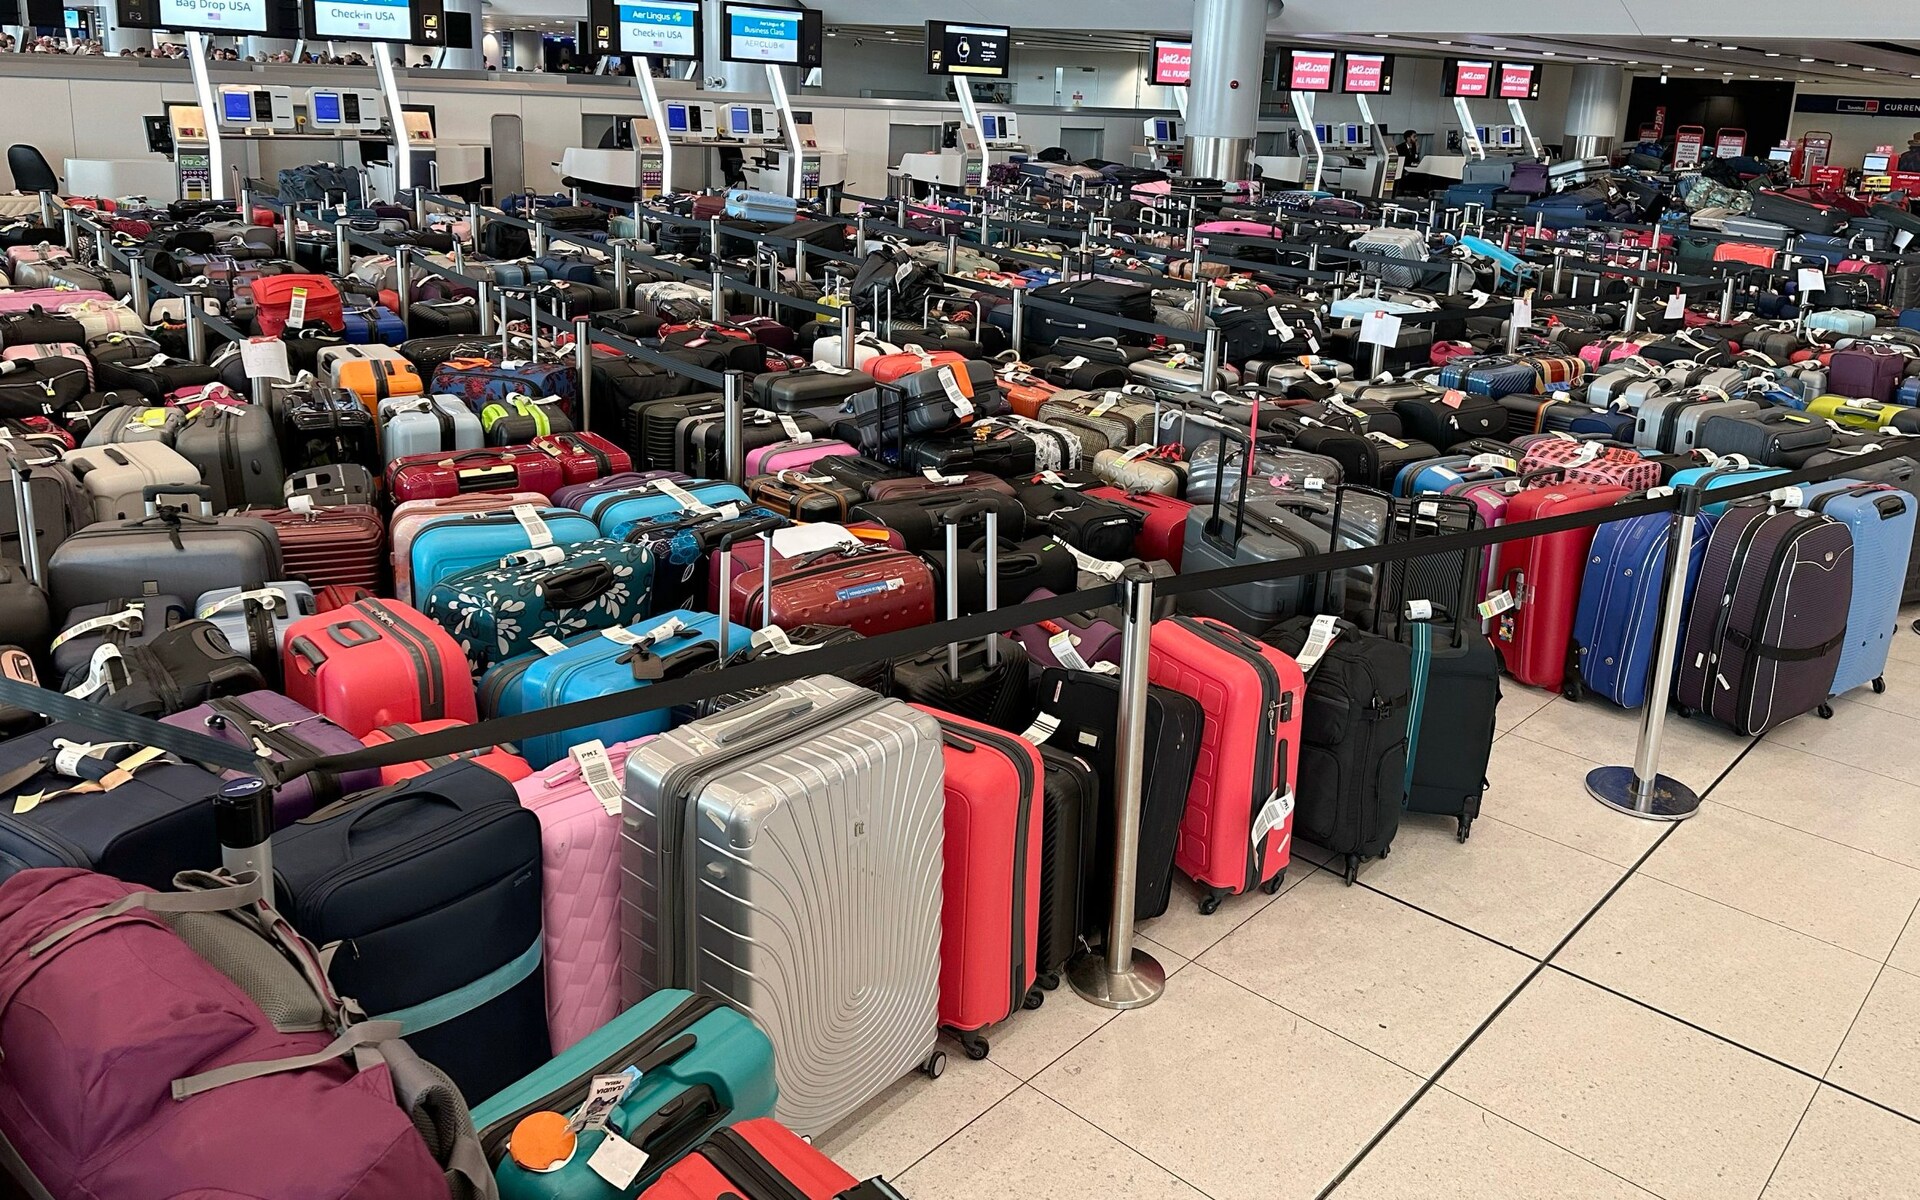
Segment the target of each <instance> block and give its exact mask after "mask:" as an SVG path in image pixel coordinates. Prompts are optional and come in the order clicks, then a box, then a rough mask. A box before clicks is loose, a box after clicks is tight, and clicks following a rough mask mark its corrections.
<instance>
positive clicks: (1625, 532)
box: [1569, 513, 1715, 708]
mask: <svg viewBox="0 0 1920 1200" xmlns="http://www.w3.org/2000/svg"><path fill="white" fill-rule="evenodd" d="M1714 519H1715V518H1713V517H1711V516H1707V515H1705V514H1702V515H1701V516H1698V517H1695V518H1694V527H1693V546H1692V553H1690V554H1689V555H1688V556H1687V590H1686V596H1687V603H1691V601H1692V597H1693V585H1694V581H1695V580H1696V579H1698V578H1699V575H1700V560H1701V557H1702V556H1703V555H1704V554H1705V553H1706V550H1707V535H1708V534H1709V533H1711V532H1713V522H1714ZM1672 524H1673V520H1672V517H1671V515H1670V514H1667V513H1649V514H1647V515H1646V516H1641V517H1630V518H1628V519H1627V520H1624V521H1610V522H1608V523H1607V524H1605V525H1602V526H1600V527H1599V528H1598V529H1597V530H1595V531H1594V536H1593V547H1592V549H1591V550H1589V551H1588V552H1587V566H1586V573H1585V575H1584V577H1583V578H1582V579H1581V583H1580V607H1579V609H1578V610H1577V611H1576V612H1575V614H1574V618H1573V653H1574V654H1575V656H1576V665H1577V666H1578V668H1579V677H1580V679H1581V681H1582V682H1583V683H1585V685H1586V687H1587V689H1588V690H1589V691H1594V692H1598V693H1599V694H1600V695H1602V696H1605V697H1606V698H1607V699H1609V700H1611V701H1613V702H1614V703H1615V704H1618V705H1620V706H1621V707H1623V708H1638V707H1640V706H1641V705H1642V704H1644V703H1646V699H1647V674H1648V671H1649V670H1650V669H1651V667H1652V666H1653V649H1654V641H1655V634H1656V632H1657V630H1658V628H1659V625H1660V602H1661V598H1662V597H1663V596H1664V595H1665V594H1666V584H1667V531H1668V529H1669V528H1670V527H1671V526H1672ZM1681 611H1682V612H1685V611H1686V607H1685V604H1683V605H1682V607H1681ZM1569 678H1570V679H1571V678H1572V676H1571V675H1569Z"/></svg>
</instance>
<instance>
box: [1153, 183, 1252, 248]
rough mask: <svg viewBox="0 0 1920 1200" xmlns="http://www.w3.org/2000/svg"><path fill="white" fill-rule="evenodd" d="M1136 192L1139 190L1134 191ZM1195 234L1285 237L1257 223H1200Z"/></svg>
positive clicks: (1194, 228)
mask: <svg viewBox="0 0 1920 1200" xmlns="http://www.w3.org/2000/svg"><path fill="white" fill-rule="evenodd" d="M1134 190H1135V191H1136V192H1137V191H1139V190H1140V189H1139V188H1135V189H1134ZM1193 231H1194V232H1195V233H1198V234H1201V235H1206V234H1224V235H1226V236H1229V237H1257V238H1277V237H1284V236H1286V232H1285V231H1284V230H1282V229H1281V228H1280V227H1278V226H1276V225H1263V224H1261V223H1260V222H1258V221H1202V222H1201V223H1200V224H1198V225H1195V226H1194V227H1193Z"/></svg>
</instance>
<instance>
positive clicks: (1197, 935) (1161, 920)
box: [1139, 861, 1314, 959]
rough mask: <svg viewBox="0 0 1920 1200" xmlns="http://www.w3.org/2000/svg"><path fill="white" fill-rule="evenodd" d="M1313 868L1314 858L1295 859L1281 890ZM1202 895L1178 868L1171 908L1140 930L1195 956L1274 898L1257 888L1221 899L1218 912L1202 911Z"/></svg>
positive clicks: (1175, 875) (1142, 923) (1185, 953)
mask: <svg viewBox="0 0 1920 1200" xmlns="http://www.w3.org/2000/svg"><path fill="white" fill-rule="evenodd" d="M1313 870H1314V864H1313V863H1312V862H1311V861H1296V862H1294V864H1293V865H1292V866H1290V867H1288V868H1287V878H1286V882H1285V883H1284V884H1282V885H1281V890H1282V891H1284V890H1286V889H1287V888H1290V887H1293V886H1295V885H1296V884H1298V883H1299V882H1300V881H1301V880H1302V879H1305V878H1306V877H1307V876H1308V875H1311V874H1312V873H1313ZM1202 895H1203V892H1202V890H1201V888H1200V887H1199V885H1197V884H1195V883H1194V882H1193V880H1191V879H1188V878H1187V877H1186V876H1185V875H1182V874H1180V873H1178V872H1175V873H1174V876H1173V897H1172V899H1171V900H1170V901H1169V902H1168V904H1167V911H1166V912H1164V913H1162V914H1161V915H1159V916H1157V917H1155V918H1154V919H1153V920H1151V921H1142V922H1140V925H1139V932H1140V933H1141V934H1142V935H1144V936H1145V937H1147V938H1150V939H1151V940H1153V941H1154V942H1156V943H1158V944H1159V945H1162V946H1165V947H1166V948H1167V949H1169V950H1171V951H1173V952H1174V953H1175V954H1178V955H1180V956H1181V957H1182V958H1186V959H1195V958H1198V957H1200V955H1201V954H1203V953H1204V952H1205V951H1206V949H1207V947H1208V946H1211V945H1213V944H1214V943H1215V942H1217V941H1219V940H1220V939H1221V938H1223V937H1225V936H1227V935H1228V934H1229V933H1232V932H1233V931H1234V930H1235V929H1238V928H1239V927H1240V925H1241V923H1242V922H1244V921H1246V920H1247V919H1248V918H1249V917H1251V916H1253V914H1255V913H1257V912H1259V911H1260V910H1261V909H1263V908H1265V907H1266V906H1267V905H1269V904H1272V903H1273V901H1274V897H1272V896H1269V895H1267V893H1266V892H1265V891H1264V890H1262V889H1260V888H1255V889H1253V890H1252V891H1250V892H1242V893H1240V894H1239V895H1238V896H1228V897H1227V898H1226V899H1225V900H1223V901H1221V903H1220V909H1219V911H1218V912H1212V913H1202V912H1201V911H1200V897H1201V896H1202Z"/></svg>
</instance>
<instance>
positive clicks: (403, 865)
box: [273, 762, 552, 1096]
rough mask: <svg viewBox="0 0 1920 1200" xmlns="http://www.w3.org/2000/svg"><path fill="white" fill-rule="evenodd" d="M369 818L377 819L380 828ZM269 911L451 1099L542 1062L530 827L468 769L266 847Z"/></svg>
mask: <svg viewBox="0 0 1920 1200" xmlns="http://www.w3.org/2000/svg"><path fill="white" fill-rule="evenodd" d="M376 814H377V815H376ZM273 869H274V895H275V898H276V900H277V901H278V904H279V906H280V908H281V911H282V912H284V913H285V914H286V917H287V920H288V921H290V922H291V923H292V924H293V926H294V927H295V928H296V929H299V930H300V931H301V932H302V933H303V934H305V935H306V937H307V938H309V939H310V940H312V941H313V942H315V943H316V944H321V945H324V944H326V943H330V942H343V943H346V944H347V945H348V946H349V947H350V948H351V949H350V951H349V952H346V953H340V954H335V955H333V956H332V958H331V960H330V961H329V965H328V968H327V972H328V975H329V977H330V978H331V979H332V981H333V983H334V986H335V987H337V988H338V989H339V991H340V994H342V995H345V996H352V997H353V998H354V999H355V1000H357V1001H359V1002H360V1003H361V1004H362V1005H363V1006H365V1009H366V1011H367V1013H368V1015H369V1016H370V1017H371V1018H372V1019H374V1020H394V1021H399V1022H400V1025H401V1031H402V1034H403V1035H404V1036H405V1037H406V1038H407V1040H408V1043H409V1044H410V1045H411V1046H413V1047H414V1048H415V1049H416V1050H417V1051H418V1052H419V1053H420V1055H421V1056H422V1057H424V1058H426V1059H427V1060H428V1061H430V1062H432V1063H433V1064H434V1065H435V1066H437V1067H439V1068H440V1069H441V1070H442V1071H444V1072H446V1073H447V1075H448V1076H449V1077H450V1078H452V1080H453V1082H454V1083H455V1084H456V1085H458V1086H459V1088H460V1091H461V1094H462V1095H473V1096H490V1095H492V1094H493V1093H494V1092H497V1091H499V1090H500V1089H501V1088H502V1087H504V1086H506V1085H507V1084H508V1083H511V1082H512V1081H513V1080H515V1079H518V1078H519V1077H520V1076H522V1075H525V1074H526V1073H527V1072H528V1071H531V1070H532V1069H534V1068H535V1067H537V1066H539V1065H540V1064H541V1063H543V1062H545V1061H547V1059H549V1058H550V1057H552V1054H551V1052H550V1050H549V1043H548V1038H547V1011H546V999H545V991H546V989H545V985H544V981H543V980H542V978H541V975H540V952H541V935H540V879H541V851H540V823H539V819H538V818H537V817H535V816H534V814H533V813H531V812H528V811H527V810H526V809H524V808H522V807H521V806H520V802H519V798H518V797H517V796H516V795H515V794H514V790H513V785H512V784H510V783H508V782H507V781H506V780H504V779H502V778H500V777H499V776H498V775H495V774H494V773H493V772H491V771H489V770H487V769H486V768H485V767H481V766H477V765H475V764H473V763H469V762H457V763H454V764H452V765H451V766H447V767H442V768H440V769H438V770H435V771H429V772H428V773H427V774H425V775H421V776H418V777H416V778H414V779H410V780H408V781H407V782H405V783H403V784H400V785H399V786H397V787H394V788H382V789H379V790H376V791H372V792H362V793H360V794H359V795H357V796H352V797H349V798H347V799H346V800H342V801H340V802H338V803H336V804H332V805H329V806H327V807H326V808H323V809H321V810H320V811H318V812H316V813H314V814H313V815H312V816H310V817H307V818H306V819H305V820H303V821H300V822H298V823H296V824H294V825H292V826H290V827H288V828H286V829H282V830H279V831H278V832H276V833H275V834H274V835H273Z"/></svg>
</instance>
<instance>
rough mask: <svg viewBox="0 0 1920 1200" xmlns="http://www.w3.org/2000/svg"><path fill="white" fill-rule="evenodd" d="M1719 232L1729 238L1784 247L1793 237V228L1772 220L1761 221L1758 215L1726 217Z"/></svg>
mask: <svg viewBox="0 0 1920 1200" xmlns="http://www.w3.org/2000/svg"><path fill="white" fill-rule="evenodd" d="M1720 232H1722V233H1724V234H1726V235H1727V236H1728V237H1730V238H1738V239H1740V240H1741V241H1743V242H1758V243H1759V244H1760V245H1763V246H1779V247H1782V248H1784V247H1785V246H1786V244H1787V243H1788V242H1789V241H1791V240H1792V238H1793V230H1791V229H1788V228H1787V227H1786V226H1785V225H1781V224H1778V223H1777V222H1774V221H1762V220H1760V219H1759V218H1758V217H1728V218H1727V220H1726V223H1725V224H1724V225H1722V226H1721V227H1720Z"/></svg>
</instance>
